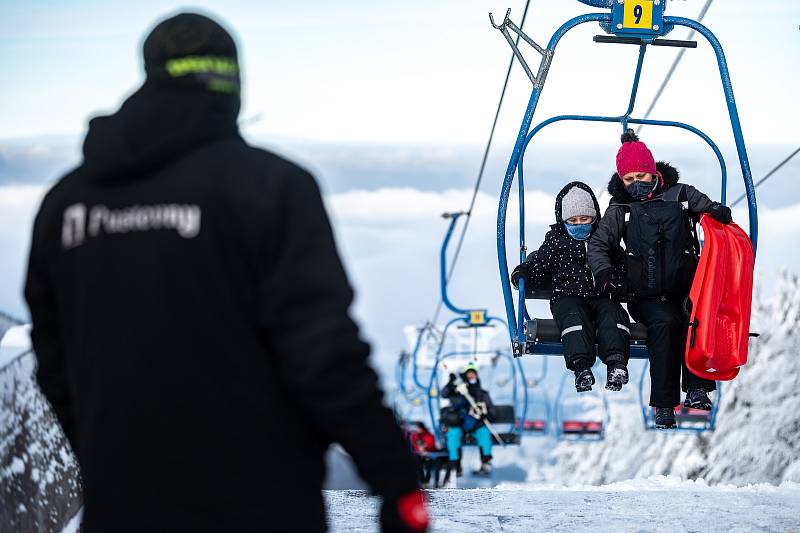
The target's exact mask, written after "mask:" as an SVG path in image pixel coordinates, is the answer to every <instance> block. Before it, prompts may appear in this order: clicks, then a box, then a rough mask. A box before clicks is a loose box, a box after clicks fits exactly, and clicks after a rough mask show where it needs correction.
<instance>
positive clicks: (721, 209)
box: [708, 202, 733, 224]
mask: <svg viewBox="0 0 800 533" xmlns="http://www.w3.org/2000/svg"><path fill="white" fill-rule="evenodd" d="M708 214H709V215H711V216H712V217H713V218H714V220H718V221H720V222H722V223H723V224H730V223H731V222H732V221H733V217H732V216H731V208H730V207H728V206H725V205H722V204H721V203H719V202H714V203H713V204H711V209H709V211H708Z"/></svg>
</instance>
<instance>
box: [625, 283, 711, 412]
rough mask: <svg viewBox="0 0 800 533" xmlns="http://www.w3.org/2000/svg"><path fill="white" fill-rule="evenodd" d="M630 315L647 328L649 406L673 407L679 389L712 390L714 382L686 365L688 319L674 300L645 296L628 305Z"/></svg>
mask: <svg viewBox="0 0 800 533" xmlns="http://www.w3.org/2000/svg"><path fill="white" fill-rule="evenodd" d="M628 310H629V311H630V313H631V317H633V319H634V320H636V321H637V322H641V323H642V324H644V325H645V327H647V352H648V353H649V355H650V405H651V406H652V407H675V406H676V405H678V404H679V403H680V401H681V393H680V391H681V373H683V390H684V392H685V391H687V390H688V389H706V390H715V389H716V388H717V387H716V383H714V382H713V381H709V380H707V379H703V378H699V377H697V376H695V375H694V374H692V373H691V372H690V371H689V370H688V369H687V368H686V358H685V357H684V353H685V350H686V333H687V329H688V327H687V324H688V321H689V319H688V318H687V317H686V315H685V313H684V311H683V307H682V306H681V305H680V304H679V303H678V302H674V301H662V300H661V299H655V298H648V299H642V300H638V301H637V302H635V303H630V304H628Z"/></svg>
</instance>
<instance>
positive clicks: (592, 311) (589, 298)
mask: <svg viewBox="0 0 800 533" xmlns="http://www.w3.org/2000/svg"><path fill="white" fill-rule="evenodd" d="M555 213H556V223H555V224H553V225H552V226H550V231H548V232H547V234H546V235H545V238H544V242H543V243H542V245H541V246H540V247H539V249H538V250H535V251H533V252H531V253H530V254H529V255H528V257H527V259H526V260H525V261H524V262H523V263H522V264H521V265H519V266H517V268H515V269H514V272H513V273H512V274H511V282H512V283H513V285H514V287H516V288H519V279H520V278H522V279H524V281H525V287H526V288H531V289H534V290H535V289H546V288H548V287H549V286H552V291H553V294H552V297H551V299H550V310H551V311H552V313H553V318H554V319H555V321H556V324H557V325H558V328H559V329H560V330H561V342H562V345H563V347H564V359H565V360H566V366H567V368H568V369H569V370H572V371H573V372H574V373H575V389H576V390H577V391H578V392H586V391H589V390H591V389H592V385H594V384H595V377H594V375H593V374H592V370H591V369H592V366H594V363H595V359H596V353H597V352H599V355H600V359H601V360H602V361H603V363H605V365H606V369H607V380H606V389H609V390H612V391H619V390H621V389H622V386H623V385H624V384H626V383H628V357H629V355H630V320H629V318H628V314H627V313H626V312H625V310H624V309H623V308H622V305H620V303H619V301H618V300H615V299H613V298H611V296H610V295H609V294H607V293H601V292H600V291H599V290H598V287H597V286H596V284H595V280H594V276H593V275H592V270H591V269H590V268H589V264H588V263H587V243H588V241H589V238H590V237H591V235H592V233H593V232H594V231H595V229H596V228H597V226H598V223H599V221H600V206H599V205H598V203H597V198H595V195H594V193H593V192H592V189H591V188H590V187H589V186H588V185H586V184H585V183H582V182H579V181H574V182H572V183H569V184H567V185H566V186H565V187H564V188H563V189H562V190H561V192H560V193H559V194H558V196H557V197H556V204H555ZM619 252H620V261H619V264H621V263H622V261H621V249H620V251H619ZM595 346H597V348H595Z"/></svg>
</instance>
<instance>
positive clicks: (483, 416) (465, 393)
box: [456, 382, 506, 447]
mask: <svg viewBox="0 0 800 533" xmlns="http://www.w3.org/2000/svg"><path fill="white" fill-rule="evenodd" d="M456 390H457V391H458V392H459V393H460V394H461V395H462V396H463V397H464V398H466V399H467V402H469V405H470V406H471V407H472V409H474V410H475V413H476V414H479V416H480V419H481V420H483V423H484V424H485V425H486V429H488V430H489V433H491V434H492V436H493V437H494V438H495V439H497V442H498V443H500V444H501V445H502V446H503V447H505V445H506V442H505V441H504V440H503V439H502V437H500V434H499V433H497V431H496V430H495V429H494V426H493V425H492V423H491V422H489V417H488V416H487V414H486V413H485V412H483V411H484V409H481V408H480V406H479V405H478V403H477V402H476V401H475V398H473V397H472V395H471V394H470V393H469V391H468V390H467V384H466V383H463V382H462V383H459V384H458V385H457V386H456Z"/></svg>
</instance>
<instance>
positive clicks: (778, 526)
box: [325, 476, 800, 533]
mask: <svg viewBox="0 0 800 533" xmlns="http://www.w3.org/2000/svg"><path fill="white" fill-rule="evenodd" d="M428 498H429V503H430V509H431V514H432V516H433V527H432V528H431V531H432V533H445V532H459V533H461V532H464V531H503V532H531V531H556V532H558V531H564V532H569V533H575V532H582V531H587V532H588V531H591V532H597V531H609V532H610V531H613V532H650V531H653V532H656V531H658V532H660V531H670V532H684V531H685V532H689V531H703V532H725V533H738V532H749V531H797V530H798V529H800V484H797V483H784V484H782V485H781V486H779V487H775V486H771V485H750V486H746V487H741V488H737V487H733V486H714V487H709V486H707V485H706V484H705V483H703V482H702V481H699V482H693V481H682V480H680V479H678V478H676V477H665V476H653V477H651V478H648V479H640V480H633V481H630V482H622V483H614V484H612V485H605V486H600V487H592V486H587V487H579V488H565V487H554V486H547V485H543V486H540V487H536V486H530V485H529V486H525V487H523V486H516V485H509V486H506V487H502V486H501V487H500V488H497V489H463V490H462V489H456V490H437V491H428ZM325 501H326V504H327V508H328V520H329V524H330V528H331V531H332V532H334V533H336V532H348V533H356V532H368V531H369V532H373V531H378V525H377V523H378V522H377V513H378V500H377V498H374V497H371V496H369V495H368V494H367V493H366V492H364V491H325Z"/></svg>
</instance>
